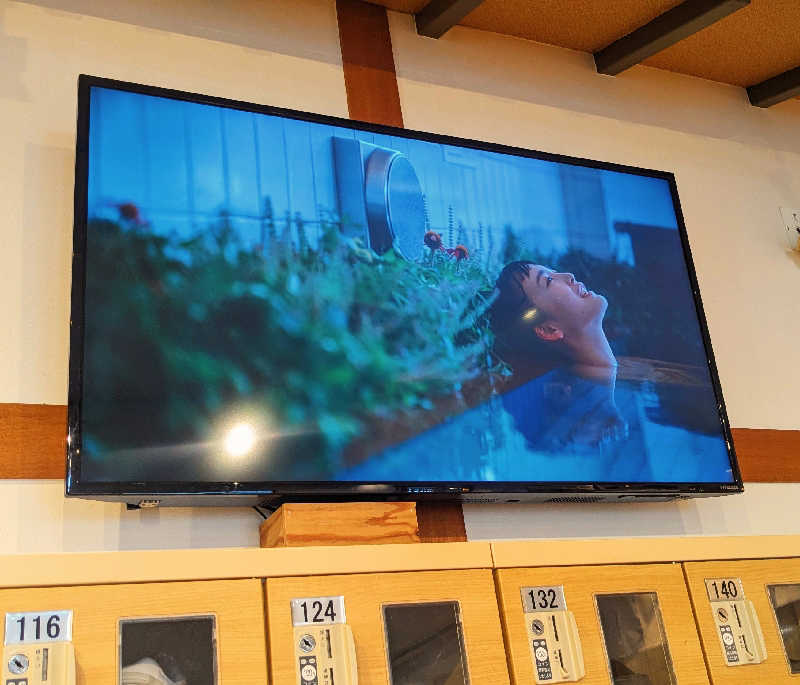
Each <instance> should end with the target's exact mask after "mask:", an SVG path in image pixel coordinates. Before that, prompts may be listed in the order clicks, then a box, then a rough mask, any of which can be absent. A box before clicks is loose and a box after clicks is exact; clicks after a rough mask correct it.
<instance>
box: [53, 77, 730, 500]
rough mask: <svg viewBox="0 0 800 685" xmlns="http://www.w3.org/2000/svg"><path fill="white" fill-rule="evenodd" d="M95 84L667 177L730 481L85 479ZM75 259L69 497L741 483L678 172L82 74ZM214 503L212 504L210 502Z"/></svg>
mask: <svg viewBox="0 0 800 685" xmlns="http://www.w3.org/2000/svg"><path fill="white" fill-rule="evenodd" d="M93 87H101V88H109V89H114V90H122V91H126V92H132V93H140V94H142V95H152V96H156V97H162V98H169V99H173V100H182V101H186V102H193V103H198V104H205V105H214V106H218V107H225V108H229V109H235V110H239V111H246V112H254V113H259V114H269V115H274V116H279V117H283V118H287V119H298V120H301V121H310V122H314V123H319V124H328V125H333V126H344V127H347V128H350V129H356V130H361V131H368V132H371V133H379V134H385V135H391V136H396V137H402V138H411V139H417V140H423V141H428V142H432V143H444V144H449V145H456V146H460V147H466V148H472V149H478V150H486V151H490V152H498V153H502V154H510V155H516V156H520V157H528V158H533V159H539V160H544V161H550V162H559V163H564V164H572V165H576V166H582V167H589V168H595V169H604V170H608V171H619V172H623V173H628V174H635V175H639V176H647V177H650V178H659V179H663V180H665V181H667V182H668V183H669V187H670V193H671V196H672V201H673V206H674V209H675V214H676V218H677V223H678V233H679V235H680V239H681V245H682V247H683V254H684V261H685V264H686V268H687V272H688V275H689V284H690V287H691V291H692V296H693V298H694V303H695V309H696V313H697V318H698V323H699V326H700V331H701V336H702V339H703V345H704V348H705V352H706V359H707V363H708V370H709V372H710V375H711V381H712V385H713V388H714V394H715V397H716V399H717V408H718V412H719V418H720V423H721V426H722V431H723V434H724V437H725V442H726V447H727V451H728V455H729V458H730V463H731V472H732V475H733V480H732V481H731V482H729V483H721V482H700V483H691V482H665V483H638V482H637V483H612V482H603V481H601V482H594V481H543V482H539V481H534V482H517V481H507V482H497V481H495V482H471V481H470V482H441V481H435V482H427V481H389V482H374V481H370V482H365V481H263V482H250V483H240V482H230V481H221V482H208V481H202V482H163V481H144V482H134V481H131V482H108V481H87V480H83V479H81V455H80V450H81V399H82V388H83V355H84V293H85V283H86V239H87V222H88V216H87V211H88V208H87V199H88V197H87V196H88V179H89V176H88V172H89V107H90V90H91V88H93ZM74 207H75V215H74V226H73V256H72V295H71V319H70V355H69V390H68V408H67V430H68V436H67V477H66V482H65V490H66V495H67V496H74V497H88V498H95V499H105V500H120V501H128V502H131V501H134V502H135V501H138V500H146V499H156V500H160V501H162V502H164V503H169V501H170V499H175V500H176V501H179V502H180V503H181V504H197V503H203V504H213V503H215V502H214V501H213V500H219V499H224V500H225V501H226V502H230V501H239V500H241V501H242V503H245V501H246V502H247V503H252V502H253V501H272V502H276V501H289V500H294V501H297V500H306V501H312V500H313V501H326V500H328V501H341V500H386V499H391V500H432V499H433V500H465V499H477V498H480V497H481V496H484V497H485V499H495V498H497V499H501V498H500V497H499V496H501V495H508V496H513V497H514V498H515V499H513V500H510V501H520V499H522V500H525V499H536V498H537V497H543V496H546V495H559V494H574V495H580V496H582V497H585V496H587V495H589V496H591V495H596V496H598V497H600V498H609V497H620V498H621V497H624V498H626V499H627V498H629V497H631V496H634V497H635V496H641V497H650V498H653V497H667V498H669V497H680V496H683V497H686V496H688V497H692V496H713V495H726V494H735V493H738V492H742V491H743V490H744V488H743V484H742V477H741V473H740V470H739V465H738V461H737V458H736V452H735V449H734V445H733V439H732V437H731V430H730V424H729V422H728V416H727V412H726V410H725V402H724V399H723V397H722V388H721V385H720V381H719V374H718V372H717V366H716V362H715V360H714V353H713V349H712V346H711V339H710V337H709V332H708V325H707V322H706V317H705V312H704V310H703V304H702V300H701V297H700V290H699V286H698V283H697V275H696V273H695V268H694V262H693V260H692V254H691V249H690V246H689V241H688V237H687V234H686V226H685V223H684V218H683V212H682V210H681V205H680V200H679V197H678V190H677V184H676V181H675V176H674V174H672V173H670V172H665V171H657V170H653V169H644V168H640V167H634V166H627V165H623V164H614V163H609V162H599V161H596V160H590V159H584V158H580V157H572V156H567V155H561V154H554V153H549V152H541V151H535V150H528V149H525V148H518V147H513V146H509V145H501V144H497V143H488V142H485V141H477V140H470V139H465V138H457V137H454V136H448V135H442V134H437V133H428V132H424V131H413V130H409V129H405V128H397V127H394V126H384V125H381V124H372V123H367V122H363V121H355V120H351V119H345V118H342V117H335V116H328V115H323V114H313V113H308V112H302V111H299V110H293V109H286V108H281V107H273V106H269V105H259V104H255V103H249V102H242V101H238V100H230V99H226V98H220V97H214V96H211V95H202V94H198V93H189V92H184V91H179V90H173V89H167V88H161V87H157V86H147V85H142V84H136V83H130V82H126V81H118V80H114V79H108V78H102V77H97V76H88V75H84V74H81V75H80V76H79V77H78V113H77V141H76V160H75V196H74ZM209 500H212V501H209Z"/></svg>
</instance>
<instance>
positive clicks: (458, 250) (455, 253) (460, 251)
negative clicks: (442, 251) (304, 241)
mask: <svg viewBox="0 0 800 685" xmlns="http://www.w3.org/2000/svg"><path fill="white" fill-rule="evenodd" d="M447 254H449V255H450V256H451V257H455V258H456V259H457V260H458V261H459V262H460V261H461V260H462V259H466V258H467V257H469V250H468V249H467V248H466V247H464V246H463V245H456V246H455V247H454V248H453V249H452V250H448V251H447Z"/></svg>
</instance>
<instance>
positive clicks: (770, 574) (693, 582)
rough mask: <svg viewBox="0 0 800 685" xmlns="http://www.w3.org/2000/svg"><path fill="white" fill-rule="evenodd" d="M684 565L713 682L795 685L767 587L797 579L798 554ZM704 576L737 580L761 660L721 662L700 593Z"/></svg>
mask: <svg viewBox="0 0 800 685" xmlns="http://www.w3.org/2000/svg"><path fill="white" fill-rule="evenodd" d="M742 552H743V553H745V552H746V550H742ZM684 567H685V569H686V580H687V582H688V585H689V591H690V592H691V595H692V602H693V603H694V607H695V612H696V615H697V625H698V626H699V628H700V637H701V639H702V641H703V647H704V649H705V653H706V659H707V660H708V668H709V672H710V674H711V681H712V683H713V685H750V684H751V683H765V684H766V683H768V684H769V685H779V684H780V683H794V684H795V685H798V684H799V683H800V674H794V675H792V673H791V671H790V670H789V663H788V661H787V659H786V653H785V651H784V649H783V642H782V640H781V636H780V632H779V630H778V624H777V620H776V618H775V612H774V611H773V609H772V604H771V602H770V599H769V594H768V592H767V586H768V585H780V584H784V583H800V558H788V559H762V560H743V561H707V562H687V563H685V564H684ZM706 578H740V579H741V581H742V588H743V589H744V593H745V597H746V598H747V599H749V600H750V601H752V602H753V606H754V607H755V610H756V614H757V615H758V620H759V623H760V624H761V631H762V632H763V634H764V644H765V645H766V648H767V658H766V660H765V661H763V662H761V663H760V664H749V665H746V666H728V665H726V663H725V659H724V657H723V655H722V649H721V647H720V642H719V637H717V628H716V626H715V624H714V618H713V616H712V613H711V605H710V602H709V599H708V594H707V593H706V586H705V579H706Z"/></svg>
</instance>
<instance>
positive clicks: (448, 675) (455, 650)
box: [383, 602, 469, 685]
mask: <svg viewBox="0 0 800 685" xmlns="http://www.w3.org/2000/svg"><path fill="white" fill-rule="evenodd" d="M383 617H384V623H385V626H386V643H387V654H388V658H389V677H390V681H391V684H392V685H423V684H424V685H428V684H431V685H438V684H440V683H441V684H442V685H444V684H445V683H446V685H459V684H463V685H469V676H468V674H467V667H466V655H465V651H464V638H463V633H462V629H461V615H460V610H459V606H458V602H428V603H424V604H394V605H387V606H384V607H383Z"/></svg>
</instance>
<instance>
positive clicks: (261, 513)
mask: <svg viewBox="0 0 800 685" xmlns="http://www.w3.org/2000/svg"><path fill="white" fill-rule="evenodd" d="M253 509H255V510H256V511H257V512H258V515H259V516H260V517H261V518H262V519H264V520H265V521H266V520H267V519H268V518H269V516H267V515H266V514H265V513H264V512H263V511H261V509H259V508H258V507H253Z"/></svg>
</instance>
